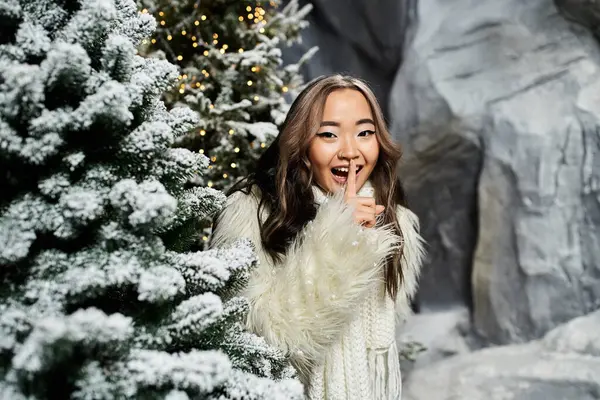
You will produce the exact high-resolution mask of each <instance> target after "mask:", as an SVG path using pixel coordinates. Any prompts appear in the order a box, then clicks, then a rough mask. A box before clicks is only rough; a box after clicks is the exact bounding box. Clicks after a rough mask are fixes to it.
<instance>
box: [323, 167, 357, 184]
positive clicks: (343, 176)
mask: <svg viewBox="0 0 600 400" xmlns="http://www.w3.org/2000/svg"><path fill="white" fill-rule="evenodd" d="M362 168H363V166H362V165H359V166H358V167H356V177H357V178H358V174H359V173H360V171H361V170H362ZM331 174H332V175H333V179H334V180H335V181H336V182H338V183H340V184H344V183H346V181H347V180H348V168H347V167H339V168H331Z"/></svg>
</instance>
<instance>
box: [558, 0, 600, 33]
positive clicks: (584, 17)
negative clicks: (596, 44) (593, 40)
mask: <svg viewBox="0 0 600 400" xmlns="http://www.w3.org/2000/svg"><path fill="white" fill-rule="evenodd" d="M554 3H556V6H557V7H558V9H559V10H560V11H561V12H562V13H563V15H564V16H565V17H566V18H568V19H570V20H573V21H575V22H577V23H580V24H581V25H583V26H585V27H586V28H589V29H590V30H591V31H592V32H593V33H594V34H595V35H596V36H598V37H600V2H598V1H595V0H554Z"/></svg>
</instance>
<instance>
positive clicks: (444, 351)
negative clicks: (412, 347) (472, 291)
mask: <svg viewBox="0 0 600 400" xmlns="http://www.w3.org/2000/svg"><path fill="white" fill-rule="evenodd" d="M469 329H470V321H469V310H467V309H466V308H465V307H460V308H454V309H450V310H445V311H440V312H424V313H420V314H416V315H414V316H412V317H411V318H409V319H408V320H407V321H406V323H404V324H403V325H402V326H400V327H399V329H397V330H396V332H397V334H398V335H397V337H396V342H397V343H398V346H399V347H398V348H399V349H404V348H406V347H407V344H414V343H418V344H419V349H420V350H421V351H420V352H418V353H417V354H415V355H414V357H413V358H412V359H406V358H401V359H400V366H401V369H402V375H403V376H407V375H408V374H409V373H410V372H411V371H412V370H413V369H419V368H423V367H425V366H427V365H429V364H432V363H434V362H437V361H440V360H443V359H445V358H448V357H452V356H455V355H458V354H466V353H470V352H471V351H472V350H473V349H474V348H476V347H477V345H478V343H476V341H474V340H472V339H471V338H469V336H468V333H469ZM401 352H402V350H401Z"/></svg>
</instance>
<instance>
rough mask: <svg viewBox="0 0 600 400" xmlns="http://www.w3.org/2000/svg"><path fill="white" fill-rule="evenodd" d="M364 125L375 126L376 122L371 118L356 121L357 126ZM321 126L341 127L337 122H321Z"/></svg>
mask: <svg viewBox="0 0 600 400" xmlns="http://www.w3.org/2000/svg"><path fill="white" fill-rule="evenodd" d="M362 124H373V125H375V122H374V121H373V120H372V119H371V118H363V119H359V120H358V121H356V125H362ZM321 126H338V127H339V126H340V124H339V123H338V122H335V121H323V122H321Z"/></svg>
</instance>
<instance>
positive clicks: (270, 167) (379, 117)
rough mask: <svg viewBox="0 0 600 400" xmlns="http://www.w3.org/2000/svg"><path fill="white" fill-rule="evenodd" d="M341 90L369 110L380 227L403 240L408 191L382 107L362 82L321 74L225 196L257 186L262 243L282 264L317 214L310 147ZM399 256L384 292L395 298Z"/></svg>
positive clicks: (399, 274) (389, 266)
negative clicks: (402, 211) (399, 214)
mask: <svg viewBox="0 0 600 400" xmlns="http://www.w3.org/2000/svg"><path fill="white" fill-rule="evenodd" d="M340 89H353V90H358V91H359V92H361V93H362V94H363V96H365V98H366V100H367V101H368V103H369V105H370V107H371V112H372V113H373V119H374V121H375V135H376V138H377V141H378V143H379V148H380V150H379V158H378V159H377V163H376V165H375V167H374V169H373V172H372V173H371V175H370V177H369V180H370V181H371V183H372V185H373V187H374V189H375V200H376V202H377V204H382V205H384V206H385V211H384V213H383V217H382V219H381V222H380V223H383V224H391V225H392V226H394V227H395V230H396V233H397V234H398V235H399V236H400V237H402V231H401V230H400V226H399V225H398V221H397V219H396V206H397V205H402V206H406V200H405V195H404V190H403V189H402V185H401V182H400V180H399V179H398V177H397V175H396V166H397V164H398V161H399V160H400V157H401V155H402V152H401V150H400V148H399V146H397V145H396V144H394V142H393V141H392V139H391V136H390V133H389V131H388V130H387V127H386V124H385V119H384V117H383V113H382V112H381V107H380V106H379V104H378V102H377V99H376V98H375V95H374V94H373V92H372V91H371V89H370V88H369V86H368V85H367V84H366V83H365V82H363V81H362V80H360V79H357V78H353V77H349V76H343V75H330V76H322V77H319V78H316V79H314V80H313V81H311V82H310V83H309V84H308V85H307V86H306V88H305V89H304V90H302V92H300V94H299V95H298V97H297V98H296V100H295V101H294V102H293V103H292V105H291V107H290V110H289V112H288V114H287V117H286V119H285V121H284V123H283V125H282V126H281V129H280V133H279V135H278V136H277V138H276V139H275V141H274V142H273V143H272V144H271V145H270V146H269V147H268V148H267V150H266V151H265V152H264V153H263V154H262V156H261V157H260V158H259V160H258V163H257V165H256V169H255V170H254V171H253V172H251V173H250V174H249V175H248V176H247V177H246V178H244V179H242V180H241V181H239V182H237V183H236V184H235V185H234V186H233V187H232V188H231V189H230V190H229V191H228V193H227V194H228V195H229V194H231V193H233V192H235V191H238V190H241V191H243V192H245V193H247V194H249V193H250V192H251V190H252V187H253V186H256V187H258V189H259V193H260V203H259V207H258V213H257V218H258V219H259V221H260V231H261V240H262V245H263V247H264V249H265V251H266V252H267V254H269V255H270V256H271V257H272V258H273V260H275V261H281V259H282V256H283V255H284V254H285V251H286V249H287V247H288V246H289V244H290V243H291V242H292V240H293V239H294V238H295V237H296V236H297V235H298V233H299V232H300V230H301V229H302V228H303V227H304V225H306V223H307V222H308V221H310V220H312V219H314V218H315V216H316V212H317V209H316V205H315V201H314V196H313V192H312V189H311V185H312V183H313V174H312V170H311V168H310V162H309V158H308V149H309V146H310V141H311V139H312V138H313V136H314V135H315V133H316V132H317V131H318V129H319V125H320V123H321V119H322V114H323V108H324V107H325V101H326V100H327V96H328V95H329V94H330V93H331V92H333V91H335V90H340ZM263 211H266V215H267V217H266V219H265V220H264V221H262V219H261V218H260V216H261V215H263ZM401 257H402V252H398V253H397V254H396V255H395V256H394V257H393V258H391V259H389V260H387V264H386V273H385V283H386V289H387V291H388V293H389V294H390V296H391V297H392V298H393V299H395V298H396V294H397V293H398V287H399V286H400V285H401V284H402V278H403V274H402V268H401Z"/></svg>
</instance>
